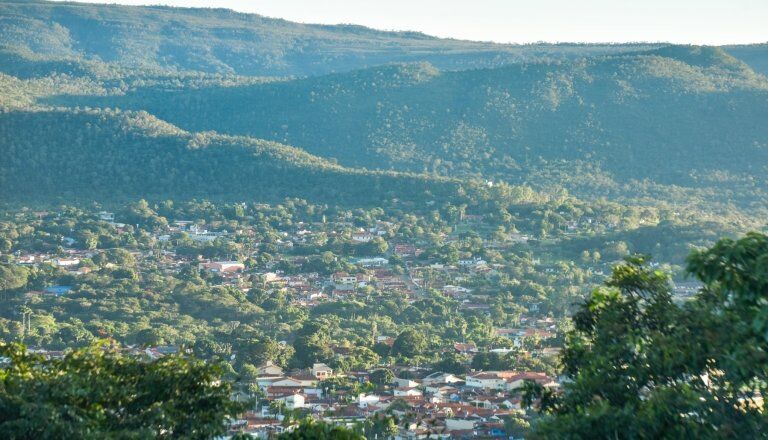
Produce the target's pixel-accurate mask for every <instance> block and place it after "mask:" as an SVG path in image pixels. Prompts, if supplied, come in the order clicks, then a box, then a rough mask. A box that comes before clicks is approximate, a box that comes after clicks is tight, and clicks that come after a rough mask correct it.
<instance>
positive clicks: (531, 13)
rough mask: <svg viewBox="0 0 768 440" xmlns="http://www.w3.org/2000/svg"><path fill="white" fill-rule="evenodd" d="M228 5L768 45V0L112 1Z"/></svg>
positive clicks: (446, 27)
mask: <svg viewBox="0 0 768 440" xmlns="http://www.w3.org/2000/svg"><path fill="white" fill-rule="evenodd" d="M93 3H122V4H133V5H136V4H165V5H173V6H193V7H224V8H230V9H235V10H238V11H243V12H256V13H259V14H262V15H267V16H270V17H280V18H285V19H288V20H293V21H299V22H305V23H328V24H335V23H355V24H362V25H365V26H370V27H373V28H377V29H386V30H418V31H422V32H425V33H427V34H431V35H437V36H441V37H454V38H461V39H471V40H491V41H497V42H504V43H506V42H513V43H525V42H533V41H549V42H557V41H585V42H607V41H612V42H624V41H669V42H673V43H697V44H726V43H755V42H766V41H768V0H631V1H627V0H214V1H202V0H116V1H112V0H106V1H97V2H93Z"/></svg>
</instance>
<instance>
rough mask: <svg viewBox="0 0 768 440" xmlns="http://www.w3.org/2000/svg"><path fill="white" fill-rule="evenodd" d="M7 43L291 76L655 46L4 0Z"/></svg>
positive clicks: (61, 53)
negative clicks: (521, 41) (477, 37)
mask: <svg viewBox="0 0 768 440" xmlns="http://www.w3.org/2000/svg"><path fill="white" fill-rule="evenodd" d="M0 28H1V29H2V32H0V47H3V46H5V47H6V48H11V49H13V50H17V51H26V52H31V53H34V54H37V55H39V56H42V57H44V58H46V59H52V60H55V61H56V62H61V60H64V61H65V62H67V61H69V60H72V59H79V58H83V59H86V60H91V61H93V60H98V61H102V62H106V63H115V64H118V65H121V66H130V67H134V68H136V67H140V68H153V69H170V70H182V71H201V72H209V73H224V74H239V75H257V76H285V75H299V76H305V75H318V74H324V73H330V72H343V71H348V70H352V69H359V68H362V67H367V66H376V65H381V64H386V63H391V62H407V61H428V62H430V63H433V64H434V65H436V66H438V67H439V68H441V69H448V70H459V69H468V68H478V67H491V66H499V65H503V64H506V63H510V62H519V61H530V60H534V59H543V58H546V59H567V58H578V57H583V56H590V55H595V54H605V53H614V52H619V51H627V50H637V49H639V48H644V47H645V48H647V47H650V46H648V45H575V44H563V45H548V44H541V45H525V46H516V45H499V44H491V43H479V42H468V41H460V40H450V39H439V38H434V37H430V36H427V35H424V34H420V33H416V32H383V31H377V30H373V29H369V28H365V27H362V26H352V25H339V26H326V25H308V24H299V23H293V22H289V21H286V20H280V19H272V18H267V17H263V16H259V15H255V14H242V13H237V12H234V11H230V10H224V9H182V8H168V7H130V6H116V5H93V4H78V3H58V2H56V3H53V2H42V1H7V0H5V1H0Z"/></svg>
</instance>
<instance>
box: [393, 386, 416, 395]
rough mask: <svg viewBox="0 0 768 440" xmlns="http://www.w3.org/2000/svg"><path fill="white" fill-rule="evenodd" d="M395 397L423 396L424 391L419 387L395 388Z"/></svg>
mask: <svg viewBox="0 0 768 440" xmlns="http://www.w3.org/2000/svg"><path fill="white" fill-rule="evenodd" d="M394 394H395V397H416V396H421V395H423V393H422V392H421V390H419V389H418V388H406V387H401V388H395V390H394Z"/></svg>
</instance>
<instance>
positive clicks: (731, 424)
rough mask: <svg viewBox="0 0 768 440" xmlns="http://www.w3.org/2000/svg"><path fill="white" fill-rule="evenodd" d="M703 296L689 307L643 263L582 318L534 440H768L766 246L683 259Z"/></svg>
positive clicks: (726, 244) (624, 271)
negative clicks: (765, 403)
mask: <svg viewBox="0 0 768 440" xmlns="http://www.w3.org/2000/svg"><path fill="white" fill-rule="evenodd" d="M688 272H689V273H690V274H692V275H694V276H695V277H696V278H698V279H699V280H700V281H701V282H702V283H703V284H704V287H703V288H702V289H701V291H700V293H699V294H698V295H697V297H696V298H695V299H693V300H692V301H689V302H687V303H685V304H683V305H677V304H676V303H675V302H673V300H672V295H671V292H670V283H669V279H668V277H667V275H666V274H665V273H663V272H661V271H657V270H653V269H651V268H650V267H649V266H648V265H647V263H646V259H645V258H643V257H636V258H632V259H629V260H627V262H626V263H625V264H623V265H620V266H618V267H616V268H615V270H614V273H613V276H612V278H611V279H610V280H609V281H608V282H607V286H606V287H604V288H600V289H597V290H595V291H594V292H593V293H592V295H591V296H590V297H589V298H588V299H587V301H586V302H585V303H584V304H582V305H581V307H580V309H579V311H578V312H577V313H576V314H575V316H574V318H573V321H574V330H572V331H571V332H570V334H569V335H568V339H567V347H566V349H565V351H564V357H563V367H564V373H565V374H566V375H567V376H568V377H569V378H570V379H572V382H570V383H567V384H566V385H565V391H564V392H563V393H562V394H561V395H554V394H552V393H550V392H548V391H545V390H543V389H541V388H538V389H536V387H531V388H532V389H531V390H530V391H533V392H531V393H530V394H529V396H528V397H529V399H530V398H531V397H532V396H536V397H538V398H540V400H539V404H540V409H541V410H542V411H543V412H544V413H545V414H547V415H546V416H545V417H543V418H542V419H541V421H540V422H539V423H538V424H537V425H536V426H535V427H534V429H533V435H532V436H531V438H547V439H549V438H571V439H573V438H576V439H581V438H613V439H620V438H759V437H762V433H765V432H768V418H766V417H765V413H764V412H763V409H762V396H765V395H766V391H768V362H766V361H767V360H768V355H767V354H768V309H767V308H766V300H768V237H767V236H765V235H761V234H757V233H752V234H748V235H747V236H746V237H745V238H743V239H741V240H738V241H734V240H729V239H725V240H721V241H720V242H718V243H717V244H716V245H715V246H713V247H712V248H710V249H708V250H705V251H698V252H694V253H693V254H691V256H690V257H689V258H688Z"/></svg>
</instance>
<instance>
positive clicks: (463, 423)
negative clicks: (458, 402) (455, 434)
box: [445, 419, 475, 431]
mask: <svg viewBox="0 0 768 440" xmlns="http://www.w3.org/2000/svg"><path fill="white" fill-rule="evenodd" d="M470 429H475V421H474V420H471V419H445V430H446V431H466V430H470Z"/></svg>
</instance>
